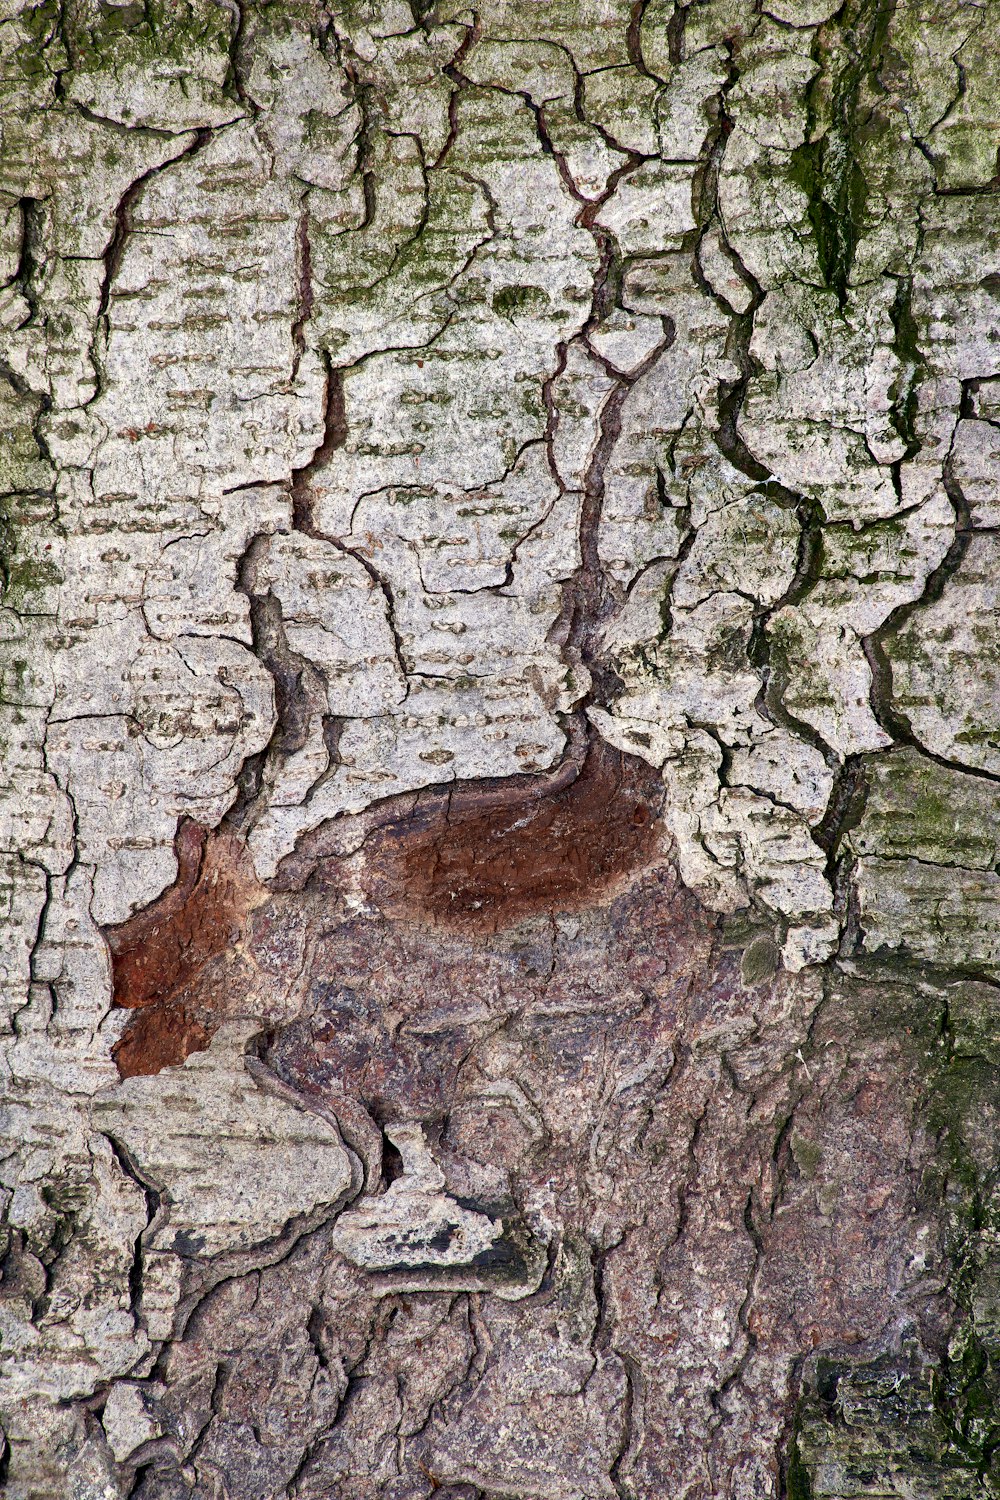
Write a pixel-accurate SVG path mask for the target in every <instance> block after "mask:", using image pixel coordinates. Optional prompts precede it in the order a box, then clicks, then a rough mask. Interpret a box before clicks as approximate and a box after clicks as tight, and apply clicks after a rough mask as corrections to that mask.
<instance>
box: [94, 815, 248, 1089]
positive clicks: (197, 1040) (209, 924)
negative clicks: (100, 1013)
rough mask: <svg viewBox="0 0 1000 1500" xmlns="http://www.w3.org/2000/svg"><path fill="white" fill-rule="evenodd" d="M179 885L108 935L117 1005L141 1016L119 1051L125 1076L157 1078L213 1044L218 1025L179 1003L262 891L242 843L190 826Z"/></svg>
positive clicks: (182, 841)
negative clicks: (140, 1012)
mask: <svg viewBox="0 0 1000 1500" xmlns="http://www.w3.org/2000/svg"><path fill="white" fill-rule="evenodd" d="M175 848H176V853H177V879H176V880H175V882H174V884H173V885H172V886H171V887H170V889H169V890H167V891H164V893H163V895H162V896H160V897H159V898H158V899H157V900H156V901H154V902H153V903H152V904H151V905H150V906H148V907H146V909H145V910H144V911H141V912H137V913H136V915H135V916H134V917H130V918H129V919H128V921H126V922H122V923H120V924H119V925H118V926H116V927H110V928H108V929H107V930H106V931H105V937H106V939H107V943H108V947H109V948H110V949H111V964H112V976H113V984H114V991H113V994H114V1002H115V1004H116V1005H120V1006H122V1007H124V1008H125V1009H127V1010H142V1012H143V1014H142V1015H141V1016H140V1017H138V1018H137V1019H136V1020H135V1021H134V1022H133V1023H132V1025H131V1026H130V1027H129V1029H128V1031H126V1032H125V1034H124V1035H123V1036H122V1038H121V1040H120V1041H119V1042H118V1043H117V1045H116V1046H115V1048H114V1056H115V1061H116V1062H117V1063H118V1070H119V1072H120V1073H121V1075H122V1077H123V1078H126V1077H131V1076H133V1075H135V1074H138V1073H158V1072H159V1070H160V1069H161V1068H162V1067H165V1066H167V1065H168V1064H173V1063H180V1062H183V1061H184V1059H185V1057H188V1056H189V1055H190V1053H192V1052H197V1051H199V1050H201V1049H202V1048H204V1047H207V1046H208V1043H209V1042H210V1040H211V1038H212V1035H213V1033H214V1031H215V1026H214V1024H213V1023H212V1020H211V1018H210V1017H205V1016H199V1015H198V1014H197V1013H196V1012H195V1011H193V1010H192V1009H191V1008H190V1007H189V1006H188V1005H187V1004H185V1003H184V1002H183V1001H182V1000H181V999H180V992H181V991H183V990H186V989H187V988H188V987H189V986H190V985H191V983H192V981H193V980H194V979H195V978H196V976H197V975H198V973H199V972H200V971H201V969H202V968H204V966H205V964H206V963H208V961H209V960H210V959H212V958H215V957H216V956H217V955H218V954H220V953H224V952H226V950H227V949H229V948H231V947H232V945H233V944H234V943H235V942H237V941H238V939H239V936H240V933H241V932H242V930H243V925H244V923H245V920H246V916H247V913H248V912H249V910H250V908H251V906H252V905H253V904H254V900H255V897H256V896H257V893H258V892H259V890H260V887H259V886H258V885H257V883H256V881H255V879H254V877H253V873H252V870H251V869H250V866H249V860H248V857H247V854H246V850H245V848H244V846H243V844H242V843H241V842H240V841H239V840H238V839H237V838H235V837H234V836H233V835H232V834H209V833H208V832H207V830H206V829H204V828H202V827H201V826H200V825H199V824H197V823H193V822H190V821H186V822H184V823H182V824H181V826H180V828H179V829H178V832H177V843H176V845H175Z"/></svg>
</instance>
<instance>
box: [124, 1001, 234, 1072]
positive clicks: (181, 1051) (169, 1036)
mask: <svg viewBox="0 0 1000 1500" xmlns="http://www.w3.org/2000/svg"><path fill="white" fill-rule="evenodd" d="M215 1031H216V1027H215V1025H213V1024H211V1023H208V1024H206V1023H205V1022H203V1021H200V1020H198V1018H197V1016H196V1015H194V1014H192V1011H191V1009H190V1007H189V1006H187V1005H185V1004H184V1002H183V1001H175V1000H166V1001H161V1002H160V1003H159V1004H158V1005H152V1006H150V1007H149V1008H148V1009H146V1010H141V1011H140V1012H139V1014H138V1015H137V1016H136V1017H135V1019H134V1020H133V1021H132V1022H131V1024H130V1025H129V1028H128V1030H127V1031H126V1032H125V1034H124V1036H122V1038H121V1040H120V1041H119V1042H117V1043H116V1044H115V1046H114V1048H113V1049H112V1055H113V1057H114V1060H115V1062H116V1063H117V1064H118V1074H119V1077H121V1078H136V1077H146V1076H148V1075H149V1074H150V1073H158V1072H159V1071H160V1069H161V1068H175V1067H177V1066H178V1064H179V1063H182V1062H183V1061H184V1059H185V1058H186V1057H190V1056H191V1053H192V1052H204V1050H205V1048H206V1047H207V1046H208V1044H209V1042H210V1041H211V1040H212V1037H213V1036H214V1034H215Z"/></svg>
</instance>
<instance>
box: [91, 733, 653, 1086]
mask: <svg viewBox="0 0 1000 1500" xmlns="http://www.w3.org/2000/svg"><path fill="white" fill-rule="evenodd" d="M662 798H663V787H662V783H661V781H660V779H659V777H658V776H657V774H656V772H655V771H653V770H651V769H650V768H649V767H648V766H646V765H645V764H644V763H643V762H642V761H639V760H636V759H634V758H633V757H631V756H625V755H622V754H620V753H619V752H618V751H616V750H613V749H611V748H610V746H608V745H606V744H605V743H604V742H603V741H595V742H594V743H593V744H591V745H590V747H589V748H588V749H587V752H586V754H585V756H584V757H583V759H582V763H581V761H580V760H579V759H573V760H567V761H566V762H565V763H564V764H563V766H562V767H561V768H560V769H559V771H558V772H556V773H555V774H554V775H553V776H551V777H548V778H546V777H541V776H532V777H518V778H516V779H513V778H512V779H511V780H510V781H507V782H504V781H491V782H467V783H463V784H461V785H459V786H457V787H455V788H453V789H452V790H451V791H450V792H448V793H442V792H431V793H426V794H424V795H423V796H413V795H411V796H407V797H403V798H398V799H396V800H395V801H394V802H392V803H386V804H383V806H382V807H381V808H379V809H375V810H373V811H372V812H371V813H369V814H363V815H361V816H360V817H359V818H353V819H352V818H342V819H339V820H336V821H335V823H334V824H332V825H328V828H327V829H326V830H325V831H323V832H322V833H321V834H320V835H319V836H318V840H317V841H318V843H319V846H320V847H319V849H317V848H315V847H314V849H313V853H312V855H311V856H302V857H300V870H299V875H300V880H299V882H298V890H297V892H296V893H295V894H292V893H291V892H289V893H288V894H287V895H286V896H284V897H280V898H279V897H278V896H277V895H275V896H274V897H273V898H272V901H271V902H268V904H266V905H264V906H263V908H262V910H261V911H260V912H259V913H258V917H257V918H255V920H254V922H253V923H250V922H248V918H249V916H250V913H251V910H252V909H253V908H254V907H260V906H261V903H262V902H266V901H267V895H268V893H267V892H266V891H265V889H264V888H263V887H262V886H261V885H260V884H259V883H258V882H257V881H256V879H255V877H254V875H253V871H252V868H251V865H250V860H249V856H248V855H247V852H246V848H245V846H244V845H243V843H242V842H241V841H240V840H239V839H238V838H237V837H236V836H235V835H234V834H225V833H213V834H207V833H206V831H205V830H204V829H203V828H200V827H199V826H198V825H197V824H195V823H186V824H184V825H183V826H182V828H181V829H180V831H179V833H178V838H177V858H178V874H177V880H176V882H175V883H174V885H173V886H172V887H171V889H170V890H169V891H166V892H165V893H164V894H163V895H162V896H161V897H160V898H159V899H158V900H157V901H155V902H153V904H152V905H151V906H150V907H148V908H147V909H146V910H145V911H143V912H140V913H138V914H137V915H136V916H134V917H132V918H130V919H129V921H127V922H123V923H122V924H121V926H119V927H115V928H112V929H111V930H110V931H108V933H107V934H106V936H107V940H108V944H109V946H110V948H111V952H112V960H113V973H114V999H115V1003H116V1004H117V1005H120V1006H124V1007H126V1008H127V1009H130V1010H136V1011H138V1012H139V1014H138V1015H137V1016H136V1018H135V1020H134V1021H133V1022H132V1023H131V1025H130V1026H129V1028H128V1030H127V1031H126V1032H125V1033H124V1035H123V1036H122V1038H121V1040H120V1041H119V1042H118V1043H117V1045H116V1047H115V1049H114V1056H115V1060H116V1062H117V1064H118V1069H119V1072H120V1073H121V1075H122V1077H131V1076H134V1075H136V1074H148V1073H157V1072H159V1071H160V1069H161V1068H163V1067H168V1066H175V1065H177V1064H179V1063H182V1062H183V1061H184V1059H185V1058H186V1057H188V1056H190V1054H191V1053H192V1052H196V1051H199V1050H201V1049H203V1048H204V1047H207V1046H208V1043H209V1042H210V1041H211V1039H212V1036H213V1035H214V1033H215V1031H216V1029H217V1028H218V1026H219V1025H220V1024H221V1022H222V1021H223V1020H224V1019H226V1018H227V1017H231V1016H232V1015H234V1014H235V1013H240V1014H245V1013H247V1010H248V1008H249V1011H250V1012H251V1013H252V1014H254V1015H257V1016H259V1018H260V1019H261V1020H262V1021H266V1019H267V1017H268V1015H269V1013H270V1012H271V1011H272V1009H274V1012H275V1013H281V1012H282V1011H284V1007H285V1005H286V1003H287V1002H286V1001H285V1000H284V999H282V1000H280V1001H278V1000H275V1001H274V1006H273V1007H272V1006H269V1004H268V1001H267V999H266V998H265V997H266V996H267V995H271V994H272V993H273V994H279V993H280V992H281V989H282V985H283V983H284V982H285V981H287V980H288V979H289V976H294V975H295V974H296V973H297V972H298V970H299V969H300V967H301V964H302V962H303V961H304V953H305V947H304V944H305V940H306V937H305V934H306V929H308V928H310V927H313V928H314V929H315V928H316V927H317V926H322V925H325V923H326V922H327V921H328V920H329V918H330V916H331V915H332V911H333V908H334V907H335V905H336V897H337V894H339V893H344V894H346V893H347V892H348V891H349V890H351V889H353V891H354V892H355V894H357V893H359V892H360V893H363V894H364V895H365V897H366V898H367V900H368V901H369V902H370V903H371V904H372V905H373V906H375V907H377V908H379V909H380V910H381V911H382V912H383V913H384V914H385V916H386V917H388V918H390V919H391V920H394V921H395V922H399V923H402V924H405V925H406V926H407V927H411V928H412V927H414V926H415V927H416V928H418V929H419V928H421V927H423V928H427V926H428V925H430V926H431V927H440V926H442V925H447V926H449V927H452V928H457V929H460V930H461V931H462V932H463V933H464V934H465V936H466V938H467V939H468V940H469V941H471V943H472V944H473V946H474V947H476V948H478V947H479V946H480V944H479V939H480V938H482V939H483V940H488V939H489V938H490V937H491V936H492V935H493V934H494V933H496V932H497V931H498V930H499V929H501V928H504V927H508V926H510V925H512V924H513V923H515V922H518V921H521V920H522V919H523V918H525V917H531V916H545V915H546V914H547V913H550V912H557V911H560V910H563V911H565V910H570V909H578V908H581V907H583V906H587V905H589V906H594V907H597V906H600V905H602V904H603V903H606V902H607V901H608V900H610V899H611V897H612V895H613V893H614V890H615V888H616V886H617V885H618V884H620V883H621V881H622V879H623V877H625V876H629V875H632V874H634V873H640V872H641V871H643V870H646V869H649V868H650V866H652V865H654V864H656V863H657V862H658V859H659V855H660V850H659V839H658V832H657V819H658V816H659V812H660V808H661V804H662ZM361 831H367V832H368V837H367V839H365V840H363V847H362V852H361V853H360V854H352V853H351V852H350V849H351V847H353V848H355V849H356V848H357V845H358V843H359V842H361V840H360V839H359V833H360V832H361ZM345 835H346V837H345ZM338 839H343V840H344V843H343V844H342V845H341V847H340V848H339V849H338V848H337V842H338ZM317 841H314V844H315V842H317ZM303 887H304V888H303ZM272 903H276V906H275V911H274V914H273V916H272V918H271V919H270V920H269V918H268V911H269V908H270V905H271V904H272ZM289 903H291V905H289ZM244 936H245V937H246V941H245V942H243V943H240V939H241V938H243V937H244ZM238 943H240V949H239V952H237V951H236V945H237V944H238ZM359 963H360V966H361V968H363V969H364V968H367V967H369V966H370V963H371V955H365V956H364V957H362V958H360V959H359ZM308 977H309V976H308V975H306V976H305V981H304V982H305V983H306V984H308Z"/></svg>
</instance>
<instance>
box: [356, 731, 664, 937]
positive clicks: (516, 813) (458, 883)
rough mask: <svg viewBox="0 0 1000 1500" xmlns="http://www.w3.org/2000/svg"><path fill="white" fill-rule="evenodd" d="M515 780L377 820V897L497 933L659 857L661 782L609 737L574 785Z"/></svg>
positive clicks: (369, 880)
mask: <svg viewBox="0 0 1000 1500" xmlns="http://www.w3.org/2000/svg"><path fill="white" fill-rule="evenodd" d="M543 785H544V784H543ZM511 790H513V789H511ZM511 790H507V789H506V788H505V787H504V786H503V785H502V783H501V784H500V785H497V786H493V787H491V788H490V789H489V790H483V789H481V788H477V787H476V786H475V785H465V786H459V787H456V788H455V790H454V791H452V792H451V793H450V794H449V795H446V796H441V797H438V798H437V799H436V801H435V804H434V805H432V806H430V807H427V806H424V807H422V808H420V810H419V811H417V812H415V813H413V814H411V815H410V816H409V817H407V818H405V819H401V820H400V821H398V822H394V823H391V824H389V825H388V826H387V827H384V828H382V829H380V830H379V831H378V832H377V833H376V834H375V835H374V837H373V838H372V839H371V841H370V844H369V849H368V862H367V863H368V869H367V873H366V876H365V884H366V885H367V886H369V888H370V891H371V894H372V896H373V897H374V899H375V900H376V901H377V902H378V904H379V905H380V906H382V907H383V909H384V910H387V911H392V912H393V914H396V912H397V910H398V907H399V905H400V903H401V902H402V903H403V904H404V905H405V907H406V908H408V909H410V910H413V909H414V908H415V909H416V910H417V911H419V912H420V913H422V914H423V915H424V916H425V917H429V918H430V919H431V920H432V921H433V922H435V923H438V922H445V923H449V924H458V925H461V926H463V927H470V928H475V929H476V930H479V931H482V932H484V933H489V932H495V931H497V930H498V929H499V928H502V927H506V926H509V925H511V924H512V923H513V922H517V921H520V920H521V919H522V918H524V917H527V916H533V915H537V914H539V913H543V912H550V911H559V910H569V909H572V908H575V907H579V906H581V905H583V904H584V903H587V902H589V901H593V900H594V899H595V898H600V896H601V894H602V893H603V892H604V891H606V890H607V889H608V888H609V887H611V886H612V885H613V884H614V883H615V882H616V881H617V880H619V879H621V878H622V877H623V876H625V875H628V874H629V873H631V872H632V871H635V870H640V869H643V868H645V867H646V866H647V865H648V864H649V863H650V861H651V860H652V859H653V858H654V857H655V855H656V852H657V845H658V838H657V833H656V829H655V824H656V820H657V817H658V814H659V811H660V808H661V805H662V800H663V784H662V782H661V780H660V778H659V776H658V775H657V774H656V772H655V771H654V770H652V769H651V768H650V767H649V766H647V765H646V764H645V762H643V761H640V760H637V759H635V758H634V757H632V756H626V755H622V754H621V753H620V752H619V751H617V750H613V749H612V748H611V747H610V746H609V745H607V744H605V743H604V741H602V740H598V741H595V742H593V743H592V744H591V745H590V747H589V749H588V751H587V755H586V759H585V760H584V763H583V765H582V766H581V768H580V772H579V774H578V775H577V776H576V778H575V780H573V781H572V782H570V784H569V785H568V786H563V787H561V788H560V789H559V790H557V791H552V792H549V791H546V790H544V789H541V790H535V791H534V793H532V791H527V792H526V791H525V790H523V789H520V788H518V789H517V790H516V792H515V794H514V795H513V796H512V795H511Z"/></svg>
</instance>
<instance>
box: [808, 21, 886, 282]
mask: <svg viewBox="0 0 1000 1500" xmlns="http://www.w3.org/2000/svg"><path fill="white" fill-rule="evenodd" d="M893 3H894V0H847V4H845V5H844V6H843V8H842V9H841V10H840V11H838V12H837V15H836V16H835V17H834V19H833V20H832V21H831V22H830V23H829V24H828V25H827V26H825V27H821V28H820V30H819V31H818V32H817V34H816V42H815V45H814V52H813V55H814V57H815V59H816V62H817V63H818V64H819V72H818V73H817V76H816V77H815V78H814V79H813V81H812V83H811V84H810V86H809V90H808V93H807V98H806V102H807V109H808V117H807V129H806V140H805V142H804V143H803V144H802V145H801V146H799V147H798V148H797V149H796V150H795V151H793V152H792V155H791V163H790V171H791V177H792V181H793V182H794V183H795V184H796V185H797V186H798V187H799V188H801V190H802V192H803V193H804V194H805V197H806V202H807V206H808V207H807V212H808V216H809V223H810V225H811V226H812V231H813V235H814V237H815V240H816V253H817V258H818V260H819V266H820V272H821V274H822V276H823V280H824V283H825V284H826V286H828V287H829V288H830V289H831V290H832V291H834V292H836V294H837V299H838V301H839V303H840V305H841V307H843V306H844V304H845V302H846V300H847V290H848V286H849V284H850V277H851V269H852V267H853V264H854V257H855V253H856V250H857V245H858V241H859V239H860V238H861V234H862V230H863V227H864V218H865V209H866V206H867V202H868V183H867V180H866V177H865V173H864V170H863V167H862V159H863V156H864V145H865V141H866V138H867V136H868V135H869V133H870V132H869V130H868V126H869V124H870V118H871V116H872V113H873V112H872V109H871V107H870V105H869V103H868V99H867V86H868V85H869V84H871V83H872V82H873V81H874V80H875V79H876V76H877V72H878V68H879V65H880V59H881V56H882V53H883V51H884V48H885V41H886V33H887V30H888V26H889V21H890V18H891V16H892V11H893Z"/></svg>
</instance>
